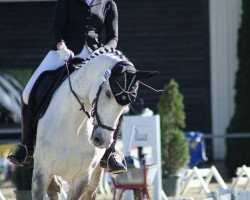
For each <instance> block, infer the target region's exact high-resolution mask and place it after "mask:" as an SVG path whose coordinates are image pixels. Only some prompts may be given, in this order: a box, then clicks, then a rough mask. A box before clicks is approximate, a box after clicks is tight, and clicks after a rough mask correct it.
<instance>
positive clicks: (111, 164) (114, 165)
mask: <svg viewBox="0 0 250 200" xmlns="http://www.w3.org/2000/svg"><path fill="white" fill-rule="evenodd" d="M115 154H116V152H115V149H114V147H113V145H111V147H110V148H108V149H107V150H106V152H105V153H104V155H103V157H102V159H101V161H100V165H101V167H102V168H107V169H108V172H109V173H112V174H120V173H123V172H125V171H127V165H126V161H125V160H124V159H123V160H122V163H120V162H118V161H117V160H116V158H115Z"/></svg>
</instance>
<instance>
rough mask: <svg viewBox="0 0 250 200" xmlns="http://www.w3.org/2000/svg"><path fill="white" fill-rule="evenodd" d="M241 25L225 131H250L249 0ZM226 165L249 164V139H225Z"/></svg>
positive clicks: (231, 170)
mask: <svg viewBox="0 0 250 200" xmlns="http://www.w3.org/2000/svg"><path fill="white" fill-rule="evenodd" d="M242 11H243V12H242V16H241V19H242V21H241V26H240V29H239V32H238V58H239V68H238V71H237V73H236V82H235V90H236V94H235V112H234V115H233V117H232V119H231V122H230V125H229V127H228V128H227V133H228V134H230V133H249V132H250V115H249V113H250V103H249V102H250V89H249V86H250V78H249V77H250V56H249V55H250V46H249V43H250V1H249V0H242ZM226 144H227V151H226V165H227V168H228V172H229V174H230V175H231V176H232V175H235V169H236V168H237V167H239V166H242V165H243V164H246V165H250V157H249V155H248V154H249V152H250V139H246V138H240V139H227V142H226Z"/></svg>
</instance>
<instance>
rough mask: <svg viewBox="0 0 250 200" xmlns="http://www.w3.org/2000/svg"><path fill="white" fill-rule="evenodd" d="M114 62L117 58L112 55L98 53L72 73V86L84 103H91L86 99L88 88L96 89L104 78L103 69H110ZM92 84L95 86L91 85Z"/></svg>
mask: <svg viewBox="0 0 250 200" xmlns="http://www.w3.org/2000/svg"><path fill="white" fill-rule="evenodd" d="M116 62H118V60H116V59H114V58H113V57H112V56H110V57H109V56H107V55H100V56H98V57H95V58H94V59H92V60H90V61H88V62H87V63H86V64H85V65H83V67H81V68H80V69H79V70H78V71H76V72H75V73H73V74H72V77H71V79H72V86H73V88H74V90H75V91H76V93H77V94H78V95H79V96H80V98H81V99H82V101H83V102H84V103H85V104H86V105H87V104H88V105H89V106H91V104H92V102H89V99H88V94H89V92H90V89H96V90H97V89H98V87H99V85H100V84H101V83H102V81H103V80H104V79H103V76H104V73H105V71H106V70H107V69H111V68H112V67H113V66H114V64H115V63H116ZM93 84H94V86H96V87H92V86H93ZM96 92H97V91H96Z"/></svg>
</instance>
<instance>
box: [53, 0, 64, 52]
mask: <svg viewBox="0 0 250 200" xmlns="http://www.w3.org/2000/svg"><path fill="white" fill-rule="evenodd" d="M67 11H68V0H58V1H57V3H56V7H55V11H54V17H53V22H52V34H53V37H54V43H55V45H56V46H57V49H59V47H60V46H61V44H62V43H64V41H63V30H64V28H65V26H66V20H67Z"/></svg>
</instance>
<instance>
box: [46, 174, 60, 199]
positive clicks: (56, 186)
mask: <svg viewBox="0 0 250 200" xmlns="http://www.w3.org/2000/svg"><path fill="white" fill-rule="evenodd" d="M60 192H61V186H60V183H59V182H58V181H57V178H56V177H55V176H54V177H53V178H52V180H51V182H50V184H49V188H48V192H47V193H48V197H49V200H59V199H60Z"/></svg>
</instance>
